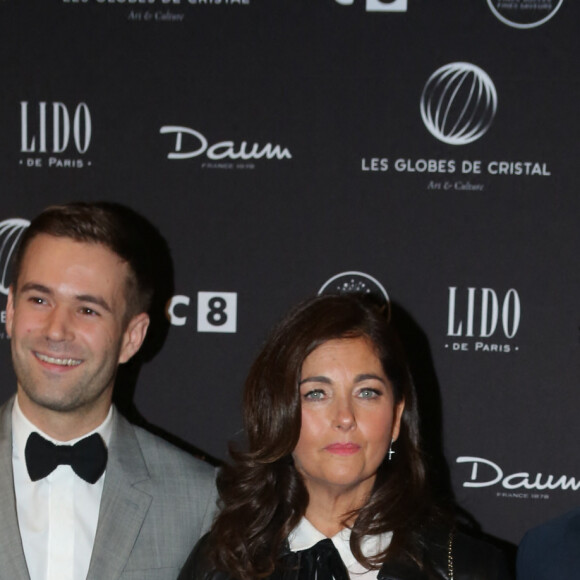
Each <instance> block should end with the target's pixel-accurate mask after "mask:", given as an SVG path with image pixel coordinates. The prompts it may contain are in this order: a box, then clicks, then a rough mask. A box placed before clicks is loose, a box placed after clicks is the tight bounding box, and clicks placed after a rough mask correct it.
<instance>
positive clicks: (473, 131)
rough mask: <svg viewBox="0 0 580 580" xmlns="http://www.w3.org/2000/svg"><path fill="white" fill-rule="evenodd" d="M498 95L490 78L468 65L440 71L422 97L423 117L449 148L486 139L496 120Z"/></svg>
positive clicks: (428, 127) (458, 64) (461, 64)
mask: <svg viewBox="0 0 580 580" xmlns="http://www.w3.org/2000/svg"><path fill="white" fill-rule="evenodd" d="M496 110H497V92H496V90H495V86H494V84H493V82H492V80H491V78H489V75H488V74H487V73H486V72H485V71H484V70H482V69H480V68H479V67H478V66H475V65H474V64H470V63H468V62H454V63H451V64H447V65H445V66H442V67H441V68H440V69H437V70H436V71H435V72H434V73H433V74H432V75H431V76H430V77H429V79H428V80H427V83H426V84H425V88H424V89H423V94H422V95H421V117H422V118H423V122H424V123H425V126H426V127H427V129H428V130H429V132H430V133H431V134H432V135H433V136H434V137H436V138H437V139H439V140H440V141H443V142H444V143H448V144H449V145H466V144H467V143H471V142H473V141H475V140H477V139H479V138H480V137H481V136H482V135H484V134H485V133H486V132H487V130H488V129H489V127H490V126H491V123H492V121H493V118H494V117H495V112H496Z"/></svg>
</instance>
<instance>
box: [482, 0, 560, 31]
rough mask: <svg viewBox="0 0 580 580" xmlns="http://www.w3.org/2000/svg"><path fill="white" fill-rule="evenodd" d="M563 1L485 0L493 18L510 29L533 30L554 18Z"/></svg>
mask: <svg viewBox="0 0 580 580" xmlns="http://www.w3.org/2000/svg"><path fill="white" fill-rule="evenodd" d="M563 2H564V0H487V4H488V6H489V9H490V10H491V11H492V12H493V14H494V16H495V17H496V18H497V19H498V20H500V21H501V22H503V23H504V24H507V25H508V26H511V27H512V28H524V29H525V28H535V27H536V26H540V25H542V24H544V23H546V22H548V20H550V19H551V18H552V16H554V14H556V12H558V10H560V7H561V6H562V4H563Z"/></svg>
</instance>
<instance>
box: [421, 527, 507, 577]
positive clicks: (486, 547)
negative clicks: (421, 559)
mask: <svg viewBox="0 0 580 580" xmlns="http://www.w3.org/2000/svg"><path fill="white" fill-rule="evenodd" d="M426 550H427V552H428V553H429V555H430V556H431V559H432V560H433V561H434V562H436V565H437V567H438V569H439V570H443V571H444V572H446V573H447V576H443V577H444V578H447V577H448V576H449V577H452V578H454V580H509V579H510V578H512V577H513V576H512V574H511V573H510V568H509V566H508V563H507V558H506V554H505V553H504V552H503V551H502V550H501V549H499V548H498V547H496V546H495V545H493V544H492V543H490V542H489V541H487V540H486V539H484V538H483V537H481V536H480V535H478V534H476V533H475V532H472V531H470V530H469V531H466V530H461V529H456V528H453V529H446V528H443V529H442V528H439V529H436V530H432V531H430V533H429V535H428V541H427V542H426Z"/></svg>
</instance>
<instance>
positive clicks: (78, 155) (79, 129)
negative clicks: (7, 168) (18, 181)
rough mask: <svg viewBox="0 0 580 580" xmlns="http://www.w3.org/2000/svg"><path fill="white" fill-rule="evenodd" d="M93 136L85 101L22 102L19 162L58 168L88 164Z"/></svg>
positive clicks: (32, 165)
mask: <svg viewBox="0 0 580 580" xmlns="http://www.w3.org/2000/svg"><path fill="white" fill-rule="evenodd" d="M91 137H92V119H91V112H90V110H89V107H88V105H87V104H86V103H76V104H70V103H68V104H65V103H61V102H51V103H49V102H46V101H39V102H30V101H21V102H20V153H21V154H22V156H21V157H20V159H19V164H20V165H22V166H23V167H29V168H48V169H55V170H62V169H82V168H84V167H89V166H90V165H91V161H90V160H89V159H87V158H86V154H87V152H88V150H89V147H90V144H91Z"/></svg>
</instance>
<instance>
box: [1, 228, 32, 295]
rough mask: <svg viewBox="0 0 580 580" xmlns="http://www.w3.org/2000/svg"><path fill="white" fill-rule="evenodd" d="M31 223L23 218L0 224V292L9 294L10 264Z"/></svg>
mask: <svg viewBox="0 0 580 580" xmlns="http://www.w3.org/2000/svg"><path fill="white" fill-rule="evenodd" d="M29 225H30V222H29V221H28V220H25V219H21V218H10V219H7V220H4V221H3V222H0V292H2V294H8V287H9V286H10V264H11V262H12V256H13V255H14V251H15V250H16V247H17V246H18V242H19V240H20V237H21V236H22V234H23V233H24V230H26V228H27V227H28V226H29Z"/></svg>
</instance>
